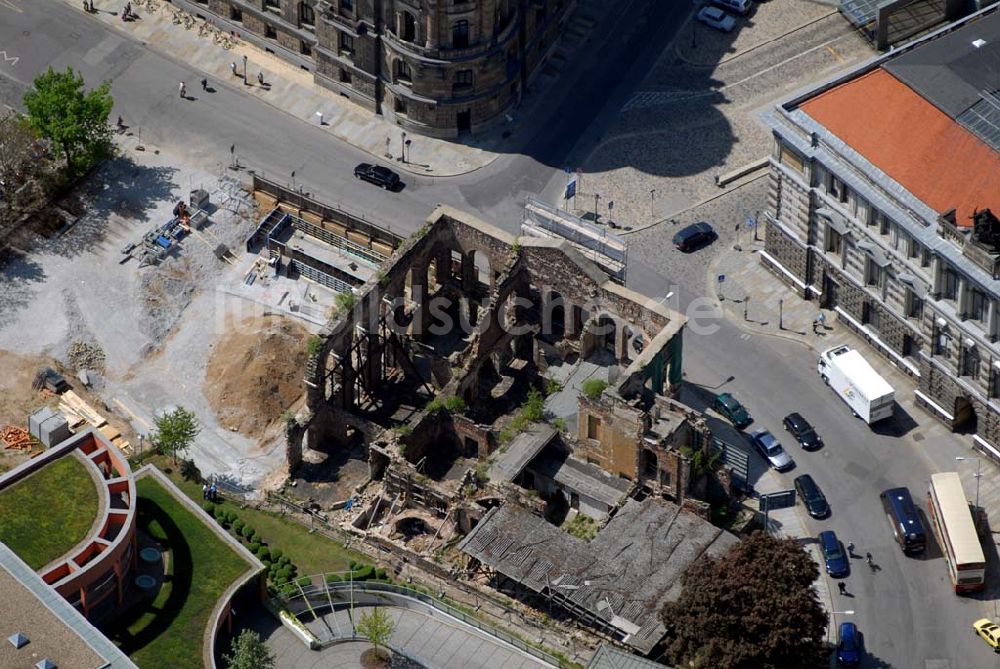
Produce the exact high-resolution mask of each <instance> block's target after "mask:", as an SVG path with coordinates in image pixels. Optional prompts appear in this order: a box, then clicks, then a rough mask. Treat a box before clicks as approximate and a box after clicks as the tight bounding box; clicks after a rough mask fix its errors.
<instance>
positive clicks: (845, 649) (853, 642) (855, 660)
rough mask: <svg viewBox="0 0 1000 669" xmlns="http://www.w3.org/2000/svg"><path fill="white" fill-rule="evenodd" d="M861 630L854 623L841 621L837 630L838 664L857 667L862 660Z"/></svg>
mask: <svg viewBox="0 0 1000 669" xmlns="http://www.w3.org/2000/svg"><path fill="white" fill-rule="evenodd" d="M862 643H863V642H862V639H861V632H859V631H858V626H857V625H855V624H854V623H840V629H839V630H838V631H837V664H839V665H840V666H842V667H856V666H858V664H859V663H860V662H861V648H862Z"/></svg>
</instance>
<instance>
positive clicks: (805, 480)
mask: <svg viewBox="0 0 1000 669" xmlns="http://www.w3.org/2000/svg"><path fill="white" fill-rule="evenodd" d="M795 490H797V491H798V493H799V497H801V498H802V503H803V504H805V505H806V510H807V511H809V515H810V516H812V517H813V518H826V517H827V516H829V515H830V505H829V504H827V502H826V496H825V495H824V494H823V491H822V490H820V489H819V486H818V485H816V481H814V480H813V477H812V476H810V475H809V474H803V475H802V476H796V477H795Z"/></svg>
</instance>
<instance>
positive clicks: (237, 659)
mask: <svg viewBox="0 0 1000 669" xmlns="http://www.w3.org/2000/svg"><path fill="white" fill-rule="evenodd" d="M232 650H233V652H232V654H231V655H223V657H222V659H224V660H225V661H226V667H227V668H228V669H274V654H273V653H272V652H271V649H270V648H268V647H267V645H266V644H265V643H264V642H263V641H261V640H260V636H259V635H258V634H257V633H256V632H254V631H253V630H243V631H242V632H240V635H239V636H238V637H236V638H235V639H233V648H232Z"/></svg>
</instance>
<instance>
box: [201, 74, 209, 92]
mask: <svg viewBox="0 0 1000 669" xmlns="http://www.w3.org/2000/svg"><path fill="white" fill-rule="evenodd" d="M201 90H203V91H207V90H208V79H205V78H204V77H202V79H201Z"/></svg>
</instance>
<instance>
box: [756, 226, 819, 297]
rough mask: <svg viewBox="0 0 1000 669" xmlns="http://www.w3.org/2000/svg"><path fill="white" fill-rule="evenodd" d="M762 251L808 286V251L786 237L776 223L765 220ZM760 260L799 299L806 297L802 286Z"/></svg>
mask: <svg viewBox="0 0 1000 669" xmlns="http://www.w3.org/2000/svg"><path fill="white" fill-rule="evenodd" d="M764 250H765V251H767V253H768V255H770V256H771V257H772V258H774V259H775V260H776V261H777V262H778V263H780V264H781V266H782V267H784V269H786V270H787V271H789V272H791V273H792V274H793V275H794V276H795V278H797V279H798V280H799V281H801V282H802V283H803V284H805V285H809V284H810V279H811V276H810V273H809V251H808V249H806V248H805V247H803V246H802V245H801V244H800V243H799V242H798V241H796V240H794V239H793V238H792V237H790V236H789V235H787V234H786V233H785V231H784V230H782V229H781V227H780V226H779V225H778V224H777V223H775V222H773V221H771V220H767V221H766V223H765V241H764ZM760 259H761V262H762V263H763V264H764V266H765V267H767V268H768V269H770V270H771V271H772V272H774V275H775V276H776V277H777V278H778V279H780V280H781V282H782V283H784V284H785V285H787V286H788V287H789V288H791V289H792V290H794V291H795V292H796V293H798V295H799V297H808V296H807V295H806V294H805V291H804V290H803V288H802V286H800V285H799V284H797V283H795V282H794V281H792V280H791V279H790V278H788V276H787V275H786V274H785V273H784V272H782V271H781V270H780V269H779V268H777V267H773V266H772V265H771V263H770V262H769V261H768V260H767V258H765V257H764V256H761V257H760Z"/></svg>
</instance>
